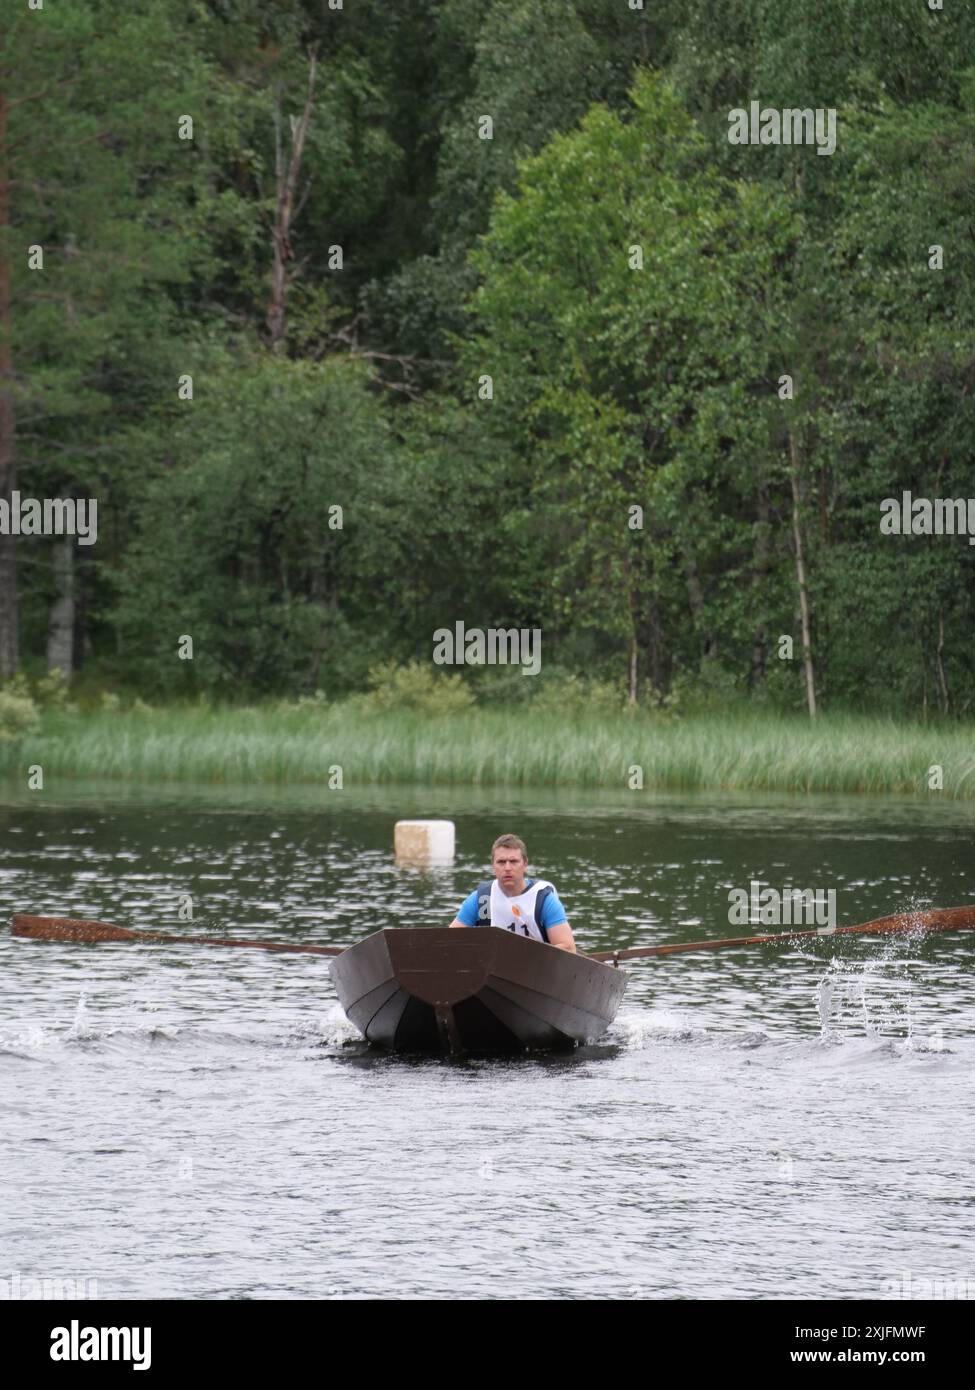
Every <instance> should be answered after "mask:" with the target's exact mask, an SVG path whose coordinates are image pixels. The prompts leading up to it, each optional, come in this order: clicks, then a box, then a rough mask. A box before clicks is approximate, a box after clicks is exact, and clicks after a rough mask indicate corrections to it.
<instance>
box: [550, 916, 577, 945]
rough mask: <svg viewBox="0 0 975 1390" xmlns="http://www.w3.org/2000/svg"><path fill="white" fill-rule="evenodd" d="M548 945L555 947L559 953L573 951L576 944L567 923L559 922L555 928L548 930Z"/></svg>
mask: <svg viewBox="0 0 975 1390" xmlns="http://www.w3.org/2000/svg"><path fill="white" fill-rule="evenodd" d="M548 944H549V945H550V946H557V947H558V948H559V950H560V951H575V950H576V942H575V937H574V936H573V935H572V928H571V927H570V926H569V924H568V922H560V923H559V924H558V926H557V927H549V928H548Z"/></svg>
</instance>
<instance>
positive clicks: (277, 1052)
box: [0, 784, 975, 1299]
mask: <svg viewBox="0 0 975 1390" xmlns="http://www.w3.org/2000/svg"><path fill="white" fill-rule="evenodd" d="M411 815H423V816H430V817H436V818H440V817H447V818H449V819H452V820H454V821H455V822H456V826H457V840H458V849H457V859H456V863H455V865H454V866H453V867H452V868H450V869H438V870H434V871H428V872H423V871H420V870H416V869H398V868H396V866H395V865H394V862H393V858H392V853H391V846H392V833H393V823H394V821H395V820H396V819H397V818H399V817H402V816H411ZM973 824H975V808H973V807H971V806H964V805H958V804H938V803H935V802H905V801H870V800H864V799H855V800H854V799H842V800H839V799H833V798H830V799H826V798H819V799H812V798H810V799H805V800H793V799H786V798H775V799H773V798H768V799H766V798H756V797H742V796H738V797H731V796H729V797H715V796H709V797H695V798H691V797H684V798H682V797H654V796H651V795H649V794H645V793H632V794H631V795H630V796H629V797H628V798H621V797H619V796H615V795H613V796H610V795H601V794H594V793H591V792H588V793H587V792H583V793H580V792H575V791H572V792H569V791H564V792H560V793H549V794H542V793H537V794H529V793H518V792H515V793H509V792H507V791H496V792H488V791H483V792H476V793H475V792H467V791H461V790H453V789H451V790H444V789H429V790H424V789H416V788H409V789H402V790H397V789H391V788H379V789H375V790H372V791H369V792H365V793H359V794H356V793H352V792H349V791H344V792H332V793H328V792H324V791H322V792H319V791H317V790H314V789H309V788H304V789H289V790H287V791H281V792H277V791H272V790H267V789H258V790H255V789H252V788H239V789H233V788H221V789H216V790H214V789H206V788H186V787H182V786H179V787H177V786H173V787H169V788H159V787H156V788H153V789H152V790H151V791H150V790H145V791H140V790H127V789H125V788H123V787H120V786H118V785H116V784H112V785H103V784H99V785H91V784H76V785H73V786H70V785H69V786H68V788H67V790H66V791H65V792H64V793H63V794H61V793H56V792H51V791H45V792H43V793H27V792H23V793H21V792H15V791H14V790H12V789H11V788H9V787H8V788H7V789H6V790H5V791H4V790H2V789H0V906H2V908H3V914H2V915H3V918H4V920H6V918H7V917H8V916H9V914H10V912H13V911H25V912H39V913H47V914H63V915H72V916H92V917H98V918H101V919H103V920H107V921H115V922H119V923H121V924H123V925H126V926H132V927H137V928H150V929H151V928H157V929H163V930H170V931H174V932H175V931H182V932H186V933H193V932H197V933H201V934H206V933H207V932H210V933H211V934H212V933H213V931H214V929H215V928H216V927H218V926H219V934H230V933H235V934H239V935H240V936H243V937H247V936H250V937H255V938H263V939H268V938H274V937H277V938H280V939H282V940H293V941H307V942H325V943H345V942H348V941H352V940H355V939H357V938H359V937H361V936H363V935H366V934H368V933H369V932H371V931H374V930H376V929H378V928H379V927H381V926H385V925H394V926H396V925H407V924H419V925H425V924H426V925H445V924H446V923H447V922H449V921H450V920H451V918H452V917H453V916H454V914H455V912H456V909H457V907H458V906H459V904H460V902H461V900H462V899H463V897H464V896H466V894H467V893H468V892H469V891H470V889H471V888H472V887H473V886H474V884H475V883H476V882H477V881H478V880H479V879H480V878H481V877H483V876H484V871H485V865H486V861H487V857H488V854H489V847H490V844H491V841H492V840H493V838H494V837H495V836H496V835H497V834H500V833H502V832H504V831H514V832H515V833H517V834H520V835H522V837H523V838H524V839H525V840H526V841H527V843H528V848H529V853H530V855H531V856H532V863H533V865H534V866H535V869H536V871H537V872H539V873H541V874H544V876H546V877H548V878H551V879H553V880H554V881H555V883H556V885H557V887H558V889H559V892H560V895H561V896H562V898H563V901H564V902H565V904H566V908H567V911H568V914H569V918H570V921H571V923H572V926H573V928H574V930H575V932H576V936H577V939H578V940H579V943H580V945H581V946H582V947H583V949H591V950H595V949H599V948H605V947H608V946H613V945H636V944H651V943H656V942H663V941H676V940H697V939H701V938H704V937H714V938H717V937H725V936H735V935H740V934H742V931H741V929H740V928H735V927H731V926H729V922H728V890H729V888H731V887H733V886H737V887H747V885H748V883H749V881H750V880H751V879H761V880H763V881H764V882H766V883H770V884H772V885H773V886H776V887H784V886H786V885H791V886H795V887H803V888H805V887H810V888H814V889H816V888H818V889H823V890H827V889H835V890H836V893H837V912H838V920H839V922H840V924H841V925H842V924H844V923H855V922H862V921H867V920H869V919H871V918H873V917H877V916H881V915H884V914H886V913H888V912H893V911H898V910H902V909H907V908H909V907H912V906H919V905H934V906H940V907H949V906H956V905H960V904H965V903H969V902H972V901H973V898H975V865H973V859H972V852H971V851H972V831H973ZM186 895H190V896H191V897H192V900H193V914H194V915H193V920H192V921H185V920H181V917H180V908H181V903H184V904H185V897H186ZM184 912H185V907H184ZM973 947H975V935H972V934H970V933H967V932H960V933H956V934H952V935H948V934H946V935H942V936H929V937H926V938H923V939H919V938H915V937H890V938H886V939H882V938H872V939H865V938H834V939H832V940H830V939H820V940H816V941H813V943H812V944H811V945H809V946H806V947H804V948H802V949H799V948H797V946H793V947H791V948H786V947H781V946H776V947H765V948H762V947H758V948H755V947H753V948H741V949H733V950H721V951H714V952H705V953H700V954H692V955H687V956H676V957H673V958H670V959H663V960H648V961H645V962H637V963H634V964H633V965H632V966H631V967H630V968H629V976H630V979H629V984H628V988H627V994H626V997H625V999H624V1002H623V1006H622V1008H621V1011H620V1013H619V1016H618V1018H617V1021H616V1023H615V1025H614V1026H613V1028H612V1030H611V1031H610V1033H609V1034H608V1035H607V1036H606V1037H605V1038H604V1039H603V1040H602V1041H600V1042H599V1043H597V1044H594V1045H592V1046H590V1047H587V1048H583V1049H580V1050H578V1051H577V1052H575V1053H573V1054H571V1055H569V1056H559V1057H546V1056H535V1057H526V1058H516V1059H513V1060H507V1061H504V1060H490V1059H480V1060H474V1061H469V1062H466V1063H457V1062H449V1061H447V1060H441V1059H416V1058H412V1059H410V1058H397V1057H391V1056H386V1055H382V1054H375V1053H373V1052H372V1051H370V1050H369V1049H368V1048H367V1047H366V1046H365V1045H364V1044H363V1043H361V1041H359V1040H358V1035H357V1034H356V1032H355V1030H354V1029H353V1028H352V1027H351V1025H349V1024H348V1023H347V1022H346V1021H345V1019H344V1017H343V1015H342V1013H341V1010H340V1009H339V1007H338V1005H337V1003H336V1000H335V995H334V992H333V990H332V987H331V984H330V980H329V976H328V970H327V963H326V961H325V960H323V959H322V958H319V957H314V956H275V955H271V954H265V953H263V952H259V951H240V952H235V951H233V950H230V949H226V950H224V949H217V948H213V949H207V948H202V947H196V948H194V947H192V946H187V947H181V946H170V945H133V944H124V945H123V944H118V945H102V946H96V947H83V946H77V945H70V944H65V943H42V942H30V941H17V940H13V939H11V938H10V936H9V934H7V933H6V927H4V934H3V936H2V937H0V981H2V983H0V1174H2V1177H0V1184H2V1204H0V1205H2V1211H0V1259H2V1261H3V1265H5V1266H6V1268H4V1267H0V1280H5V1279H8V1280H9V1279H11V1278H12V1277H14V1276H15V1275H16V1276H19V1278H20V1280H21V1281H27V1280H40V1279H59V1280H65V1279H67V1280H70V1279H77V1280H79V1281H83V1280H94V1281H96V1284H95V1285H94V1286H92V1285H89V1289H91V1290H92V1291H95V1289H97V1295H98V1297H100V1298H275V1297H289V1298H345V1299H357V1298H372V1297H377V1296H379V1297H384V1298H403V1299H412V1298H447V1297H459V1298H478V1299H481V1298H488V1299H492V1298H515V1297H517V1298H526V1297H527V1298H534V1297H563V1298H599V1299H604V1298H641V1297H648V1298H691V1299H702V1298H763V1299H779V1298H803V1299H806V1298H810V1299H825V1298H855V1299H860V1298H892V1297H900V1296H902V1295H903V1294H904V1293H907V1295H908V1296H910V1295H911V1294H912V1293H913V1294H914V1296H919V1295H920V1296H925V1297H930V1296H931V1294H932V1289H933V1291H934V1295H935V1296H938V1281H940V1282H941V1287H942V1288H944V1287H945V1286H946V1285H947V1286H948V1287H954V1288H955V1289H956V1291H962V1290H967V1292H968V1296H971V1295H972V1293H975V1255H973V1244H972V1237H973V1233H975V1212H973V1195H972V1194H973V1189H975V1184H973V1162H972V1155H973V1153H975V1124H973V1114H972V1100H973V1086H972V1076H973V1062H975V1043H973V1039H972V1017H973V1003H975V973H973V970H972V953H973Z"/></svg>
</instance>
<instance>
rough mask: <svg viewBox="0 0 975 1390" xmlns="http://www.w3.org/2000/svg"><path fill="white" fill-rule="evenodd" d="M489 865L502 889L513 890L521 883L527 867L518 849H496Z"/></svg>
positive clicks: (525, 860)
mask: <svg viewBox="0 0 975 1390" xmlns="http://www.w3.org/2000/svg"><path fill="white" fill-rule="evenodd" d="M491 863H492V867H493V869H494V876H495V878H496V879H497V880H498V882H499V883H500V884H501V887H502V888H514V887H516V886H517V884H519V883H521V881H522V879H523V878H524V877H525V869H526V868H527V867H528V861H527V859H525V858H523V856H522V853H521V850H520V849H496V850H495V851H494V858H493V860H492V861H491Z"/></svg>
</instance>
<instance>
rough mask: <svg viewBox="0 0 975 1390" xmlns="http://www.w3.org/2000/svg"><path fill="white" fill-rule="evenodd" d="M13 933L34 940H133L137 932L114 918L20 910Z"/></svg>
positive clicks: (15, 918)
mask: <svg viewBox="0 0 975 1390" xmlns="http://www.w3.org/2000/svg"><path fill="white" fill-rule="evenodd" d="M10 930H11V933H12V935H14V936H28V937H32V938H33V939H34V940H35V941H134V940H136V939H137V934H136V933H135V932H133V931H129V930H128V929H127V928H126V927H116V926H114V925H113V924H112V923H111V922H92V921H88V920H87V919H86V918H84V917H31V916H29V915H28V914H27V913H23V912H18V913H16V914H15V915H14V916H13V917H12V918H11V920H10Z"/></svg>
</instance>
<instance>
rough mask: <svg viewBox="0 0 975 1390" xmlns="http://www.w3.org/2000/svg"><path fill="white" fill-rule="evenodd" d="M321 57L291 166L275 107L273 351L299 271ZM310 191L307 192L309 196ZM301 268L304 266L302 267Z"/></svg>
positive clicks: (296, 126)
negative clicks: (298, 195)
mask: <svg viewBox="0 0 975 1390" xmlns="http://www.w3.org/2000/svg"><path fill="white" fill-rule="evenodd" d="M316 66H317V58H316V56H315V54H314V53H312V54H311V61H310V66H309V69H308V96H307V99H306V101H305V109H304V111H303V112H302V113H301V115H300V116H299V117H298V119H297V120H294V119H293V120H292V122H291V154H290V156H289V158H288V163H287V167H285V162H284V152H283V150H282V148H281V108H280V106H278V105H277V104H275V107H274V172H275V177H276V199H275V207H274V226H273V228H272V230H271V242H272V246H273V249H274V260H273V263H272V266H271V295H270V298H269V300H268V306H267V316H266V325H267V341H268V346H269V347H270V349H271V351H272V352H282V351H283V350H284V328H285V306H286V300H287V295H288V290H289V288H290V287H291V285H292V283H293V282H294V280H295V279H296V277H297V274H298V270H297V269H291V268H289V263H290V262H291V261H293V260H294V251H293V250H292V248H291V228H292V225H293V224H294V222H295V221H296V220H297V217H298V214H299V213H300V212H301V209H302V207H303V206H304V198H302V201H301V203H300V204H299V206H298V207H297V208H296V207H295V191H296V189H297V187H298V174H299V171H300V169H301V156H302V152H303V150H304V146H305V137H306V136H307V134H308V125H309V123H310V121H311V113H312V106H313V98H314V92H315V69H316ZM307 193H308V190H307V189H306V190H305V196H306V197H307ZM299 269H300V267H299Z"/></svg>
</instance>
